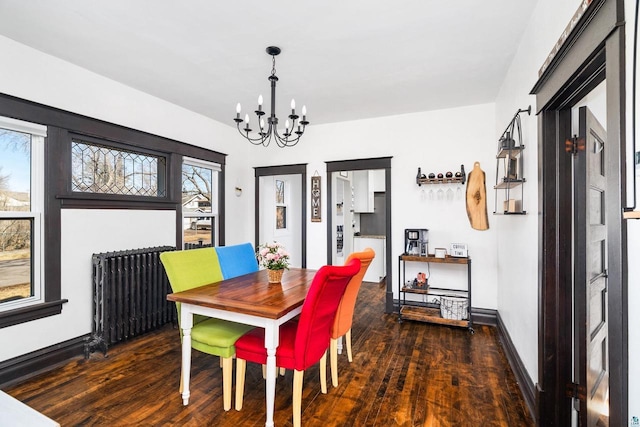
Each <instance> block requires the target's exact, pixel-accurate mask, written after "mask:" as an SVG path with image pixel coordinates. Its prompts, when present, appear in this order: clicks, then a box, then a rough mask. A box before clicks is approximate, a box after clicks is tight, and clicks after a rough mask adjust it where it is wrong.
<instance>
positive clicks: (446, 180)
mask: <svg viewBox="0 0 640 427" xmlns="http://www.w3.org/2000/svg"><path fill="white" fill-rule="evenodd" d="M416 181H417V183H418V185H422V184H464V183H465V177H462V176H461V177H455V176H454V177H452V178H418V179H417V180H416Z"/></svg>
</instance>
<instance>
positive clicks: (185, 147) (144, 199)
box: [0, 94, 226, 328]
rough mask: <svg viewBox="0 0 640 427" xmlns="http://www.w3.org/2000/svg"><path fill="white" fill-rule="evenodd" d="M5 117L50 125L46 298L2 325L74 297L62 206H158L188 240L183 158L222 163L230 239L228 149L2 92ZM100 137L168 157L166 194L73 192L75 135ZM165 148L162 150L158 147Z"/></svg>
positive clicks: (11, 313) (7, 314) (1, 317)
mask: <svg viewBox="0 0 640 427" xmlns="http://www.w3.org/2000/svg"><path fill="white" fill-rule="evenodd" d="M0 116H4V117H10V118H14V119H19V120H24V121H29V122H33V123H38V124H42V125H45V126H47V137H46V138H45V147H44V180H45V183H44V192H45V195H44V223H43V230H44V239H43V245H45V247H46V251H45V254H44V260H43V261H44V267H43V280H44V301H43V302H42V303H38V304H34V305H31V306H27V307H21V308H17V309H15V310H8V311H4V312H1V313H0V328H5V327H10V326H13V325H17V324H21V323H25V322H29V321H32V320H37V319H41V318H45V317H49V316H54V315H57V314H60V313H61V312H62V307H63V305H64V304H65V303H67V302H68V299H63V298H61V294H62V292H61V291H62V283H61V264H60V263H61V247H60V242H61V211H62V209H65V208H77V209H78V208H79V209H141V210H147V209H153V210H173V211H175V213H176V246H177V247H180V246H181V244H182V237H181V230H180V224H181V221H182V209H181V197H180V196H181V192H182V178H181V168H182V157H183V156H185V157H191V158H196V159H201V160H204V161H208V162H213V163H218V164H219V165H221V171H220V175H219V179H218V189H217V190H218V202H219V221H218V228H219V229H218V236H219V237H218V241H219V244H224V224H225V221H224V182H225V179H224V172H225V163H226V154H224V153H220V152H216V151H212V150H208V149H205V148H201V147H197V146H194V145H190V144H186V143H183V142H180V141H176V140H173V139H169V138H164V137H161V136H158V135H153V134H150V133H147V132H143V131H139V130H136V129H132V128H127V127H124V126H120V125H116V124H113V123H109V122H105V121H102V120H98V119H94V118H91V117H87V116H82V115H80V114H76V113H71V112H68V111H64V110H60V109H57V108H54V107H50V106H46V105H43V104H38V103H35V102H32V101H28V100H24V99H20V98H16V97H13V96H10V95H6V94H0ZM72 136H77V137H78V138H80V139H84V138H95V139H97V140H100V141H104V142H105V143H108V144H113V145H114V146H118V145H120V146H122V147H124V148H126V149H129V150H134V151H138V150H140V151H149V152H153V153H156V154H158V153H159V154H161V155H163V156H166V183H167V191H166V195H165V197H162V198H160V197H157V198H156V197H149V196H127V195H110V194H109V195H106V194H96V193H74V192H72V191H71V185H70V181H71V138H72ZM159 147H161V150H159V149H158V148H159Z"/></svg>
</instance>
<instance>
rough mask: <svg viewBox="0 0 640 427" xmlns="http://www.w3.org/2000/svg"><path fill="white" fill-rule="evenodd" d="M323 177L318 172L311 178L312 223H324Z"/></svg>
mask: <svg viewBox="0 0 640 427" xmlns="http://www.w3.org/2000/svg"><path fill="white" fill-rule="evenodd" d="M321 196H322V190H321V177H320V175H319V174H318V171H316V173H315V174H314V175H313V176H312V177H311V222H322V214H321V212H322V203H321Z"/></svg>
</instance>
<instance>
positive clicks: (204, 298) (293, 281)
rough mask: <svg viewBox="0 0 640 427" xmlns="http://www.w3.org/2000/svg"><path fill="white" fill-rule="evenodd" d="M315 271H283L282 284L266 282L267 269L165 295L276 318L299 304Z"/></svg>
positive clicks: (218, 307) (233, 310)
mask: <svg viewBox="0 0 640 427" xmlns="http://www.w3.org/2000/svg"><path fill="white" fill-rule="evenodd" d="M316 271H317V270H310V269H306V268H291V269H289V270H285V272H284V275H283V277H282V282H281V283H277V284H274V283H269V281H268V277H267V271H266V270H260V271H257V272H255V273H249V274H245V275H243V276H239V277H235V278H233V279H228V280H223V281H220V282H217V283H211V284H209V285H205V286H200V287H198V288H193V289H189V290H188V291H182V292H177V293H173V294H169V295H167V299H168V300H169V301H175V302H180V303H187V304H194V305H200V306H204V307H211V308H216V309H220V310H225V311H231V312H236V313H242V314H249V315H254V316H260V317H264V318H267V319H279V318H280V317H282V316H284V315H285V314H287V313H289V312H290V311H291V310H293V309H295V308H297V307H299V306H301V305H302V303H303V302H304V299H305V298H306V296H307V292H308V291H309V287H311V282H312V281H313V277H314V276H315V274H316Z"/></svg>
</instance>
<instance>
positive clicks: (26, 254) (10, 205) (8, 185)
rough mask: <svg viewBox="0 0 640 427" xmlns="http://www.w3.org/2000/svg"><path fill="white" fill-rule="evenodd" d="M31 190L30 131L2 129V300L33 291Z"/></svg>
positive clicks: (25, 294) (8, 299) (0, 152)
mask: <svg viewBox="0 0 640 427" xmlns="http://www.w3.org/2000/svg"><path fill="white" fill-rule="evenodd" d="M30 193H31V135H30V134H27V133H22V132H17V131H13V130H8V129H0V213H2V215H1V216H0V303H2V302H5V301H13V300H16V299H22V298H28V297H30V296H32V295H33V289H32V283H31V240H32V235H31V232H32V226H33V225H32V220H31V219H30V218H24V213H28V212H30V210H31V194H30ZM14 212H15V213H18V212H20V213H22V215H23V217H20V216H19V215H17V214H15V213H14Z"/></svg>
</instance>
